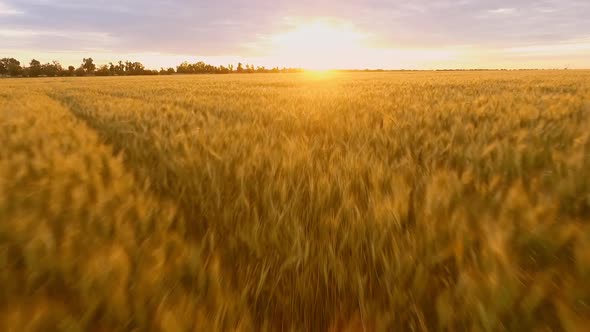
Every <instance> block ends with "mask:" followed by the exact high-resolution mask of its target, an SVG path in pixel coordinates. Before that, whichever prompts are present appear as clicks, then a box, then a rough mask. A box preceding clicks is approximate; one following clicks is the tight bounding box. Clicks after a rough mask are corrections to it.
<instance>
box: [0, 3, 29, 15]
mask: <svg viewBox="0 0 590 332" xmlns="http://www.w3.org/2000/svg"><path fill="white" fill-rule="evenodd" d="M22 14H23V12H22V11H21V10H18V9H16V8H14V7H12V6H10V5H8V4H5V3H3V2H0V16H9V15H10V16H12V15H22Z"/></svg>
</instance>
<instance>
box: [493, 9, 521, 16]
mask: <svg viewBox="0 0 590 332" xmlns="http://www.w3.org/2000/svg"><path fill="white" fill-rule="evenodd" d="M488 13H490V14H495V15H512V14H514V13H516V8H498V9H491V10H488Z"/></svg>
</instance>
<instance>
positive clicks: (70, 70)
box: [67, 66, 76, 76]
mask: <svg viewBox="0 0 590 332" xmlns="http://www.w3.org/2000/svg"><path fill="white" fill-rule="evenodd" d="M74 75H76V68H75V67H74V66H68V73H67V76H74Z"/></svg>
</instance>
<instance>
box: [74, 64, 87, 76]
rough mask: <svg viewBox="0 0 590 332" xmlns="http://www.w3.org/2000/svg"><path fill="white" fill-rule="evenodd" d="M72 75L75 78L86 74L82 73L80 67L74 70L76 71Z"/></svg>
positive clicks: (81, 67) (82, 70) (82, 68)
mask: <svg viewBox="0 0 590 332" xmlns="http://www.w3.org/2000/svg"><path fill="white" fill-rule="evenodd" d="M74 73H75V74H76V76H84V75H85V74H86V72H85V71H84V67H83V66H80V67H78V68H76V70H75V71H74Z"/></svg>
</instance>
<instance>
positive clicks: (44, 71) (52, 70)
mask: <svg viewBox="0 0 590 332" xmlns="http://www.w3.org/2000/svg"><path fill="white" fill-rule="evenodd" d="M62 73H63V68H62V67H61V64H60V63H59V61H53V62H51V63H46V64H44V65H41V75H45V76H49V77H55V76H61V75H62Z"/></svg>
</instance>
